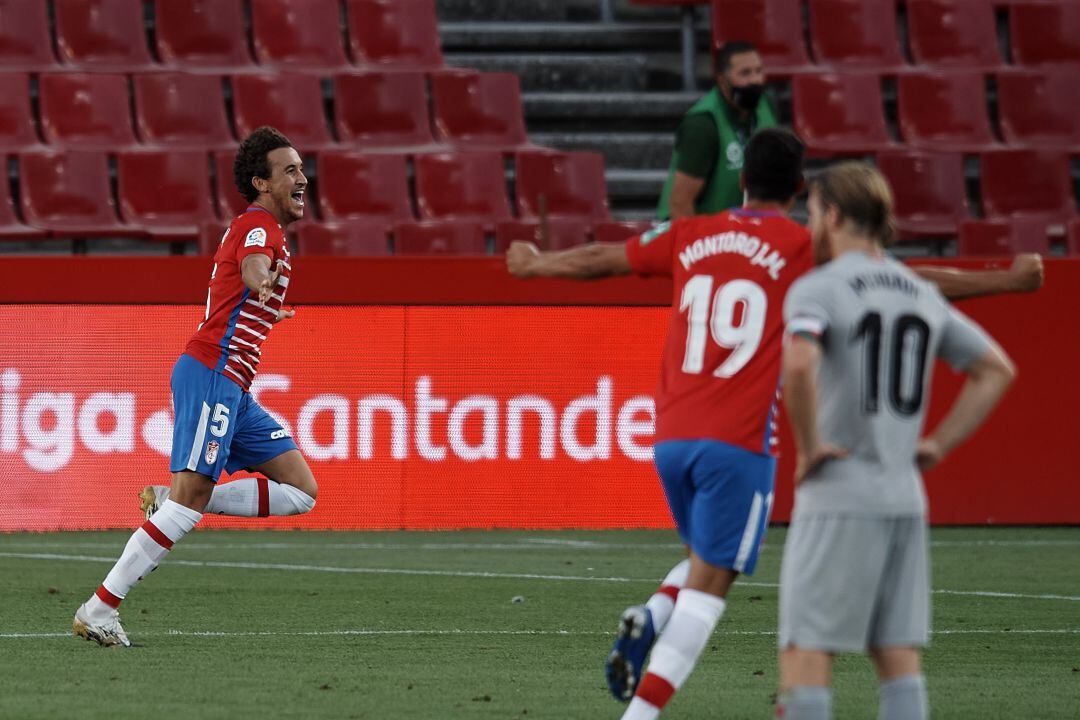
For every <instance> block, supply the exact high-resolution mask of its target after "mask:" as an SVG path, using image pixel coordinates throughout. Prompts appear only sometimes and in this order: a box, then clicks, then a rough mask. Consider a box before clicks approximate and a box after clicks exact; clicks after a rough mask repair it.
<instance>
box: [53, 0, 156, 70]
mask: <svg viewBox="0 0 1080 720" xmlns="http://www.w3.org/2000/svg"><path fill="white" fill-rule="evenodd" d="M53 6H54V8H55V10H56V47H57V49H58V50H59V51H60V60H61V61H62V62H64V63H65V64H66V65H69V66H72V67H73V68H77V69H85V70H112V71H116V72H130V71H133V70H148V69H151V68H153V67H154V61H153V59H152V58H151V57H150V49H149V48H148V47H147V45H146V26H145V24H144V20H143V5H142V0H55V1H54V2H53Z"/></svg>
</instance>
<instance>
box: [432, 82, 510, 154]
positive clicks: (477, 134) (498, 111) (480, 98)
mask: <svg viewBox="0 0 1080 720" xmlns="http://www.w3.org/2000/svg"><path fill="white" fill-rule="evenodd" d="M431 94H432V105H433V106H434V116H435V117H434V119H435V135H436V137H437V138H438V139H439V140H442V141H445V142H448V143H451V144H453V145H456V146H458V147H461V148H490V149H499V150H515V149H517V148H519V147H522V146H524V145H528V144H529V138H528V136H527V135H526V133H525V115H524V113H523V111H522V109H521V85H520V83H519V81H518V77H517V75H514V74H513V73H478V72H469V71H466V72H445V73H437V74H434V75H432V78H431Z"/></svg>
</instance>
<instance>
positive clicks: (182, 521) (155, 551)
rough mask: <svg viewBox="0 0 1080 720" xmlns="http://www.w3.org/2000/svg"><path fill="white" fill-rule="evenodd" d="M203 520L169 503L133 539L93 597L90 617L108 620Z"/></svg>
mask: <svg viewBox="0 0 1080 720" xmlns="http://www.w3.org/2000/svg"><path fill="white" fill-rule="evenodd" d="M201 519H202V513H198V512H195V511H194V510H192V509H191V508H187V507H184V506H183V505H181V504H179V503H175V502H173V501H172V500H166V501H165V502H164V503H163V504H162V505H161V509H160V510H158V511H157V512H156V513H154V515H153V516H152V517H151V518H150V519H149V520H147V521H146V522H145V523H143V524H142V526H141V527H140V528H139V529H138V530H136V531H135V533H134V534H133V535H132V536H131V539H130V540H128V542H127V545H126V546H124V552H123V553H122V554H121V555H120V559H119V560H117V561H116V565H114V566H113V569H112V570H110V571H109V574H108V575H106V576H105V580H104V581H102V583H101V586H100V587H98V589H97V592H95V593H94V594H93V595H91V596H90V600H88V601H87V603H86V607H87V610H88V611H89V612H90V614H91V616H92V617H96V618H99V617H106V616H108V615H111V614H112V613H113V612H115V611H116V608H118V607H119V606H120V601H121V600H123V599H124V598H125V597H127V594H128V591H129V590H131V588H132V586H134V585H135V583H137V582H139V581H140V580H142V579H143V578H144V577H146V576H147V575H149V574H150V572H151V571H152V570H153V569H154V568H156V567H157V566H158V565H159V564H160V563H161V561H162V559H164V557H165V556H166V555H167V554H168V552H169V550H170V549H172V546H173V544H174V543H177V542H179V541H180V539H181V538H183V537H184V536H185V535H187V534H188V533H189V532H191V531H192V530H193V529H194V528H195V526H196V525H197V524H198V523H199V520H201Z"/></svg>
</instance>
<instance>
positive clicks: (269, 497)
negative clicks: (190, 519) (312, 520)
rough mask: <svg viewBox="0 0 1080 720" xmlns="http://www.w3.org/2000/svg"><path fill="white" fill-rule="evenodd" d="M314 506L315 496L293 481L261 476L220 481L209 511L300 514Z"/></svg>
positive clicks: (256, 515)
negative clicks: (289, 483) (277, 481)
mask: <svg viewBox="0 0 1080 720" xmlns="http://www.w3.org/2000/svg"><path fill="white" fill-rule="evenodd" d="M313 507H315V498H313V497H311V496H310V495H308V494H307V493H306V492H304V491H303V490H297V489H296V488H294V487H293V486H292V485H284V484H282V483H276V482H274V481H273V480H267V479H266V478H262V477H253V478H243V479H242V480H233V481H232V482H227V483H218V484H217V485H216V486H215V487H214V493H213V494H212V495H211V496H210V502H208V503H207V504H206V512H208V513H215V514H217V515H233V516H235V517H267V516H270V515H300V514H302V513H306V512H308V511H309V510H311V509H312V508H313Z"/></svg>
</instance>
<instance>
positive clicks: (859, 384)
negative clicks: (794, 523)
mask: <svg viewBox="0 0 1080 720" xmlns="http://www.w3.org/2000/svg"><path fill="white" fill-rule="evenodd" d="M784 318H785V322H786V323H787V332H788V333H789V334H792V333H805V334H809V335H812V336H814V337H816V338H818V339H819V341H820V342H821V346H822V351H823V354H822V360H821V366H820V370H819V374H818V408H817V410H818V425H819V433H820V436H821V440H822V442H828V443H832V444H834V445H837V446H839V447H841V448H844V449H845V450H847V451H848V452H849V453H850V454H849V455H848V457H846V458H844V459H841V460H831V461H829V462H827V463H825V464H824V465H823V466H821V467H820V468H818V469H817V470H816V471H815V472H814V473H811V474H810V475H808V476H807V477H806V479H805V481H804V482H803V483H802V484H801V485H800V487H799V489H798V491H797V493H796V504H795V515H796V516H800V515H826V514H859V515H874V516H887V515H916V514H917V515H924V514H925V513H926V495H925V492H924V490H923V484H922V478H921V476H920V474H919V471H918V468H917V467H916V465H915V450H916V445H917V443H918V439H919V434H920V432H921V431H922V426H923V418H924V416H925V414H926V407H927V405H928V404H929V394H930V378H931V373H932V370H933V366H934V358H935V357H940V358H942V359H943V360H945V361H947V362H948V363H949V364H950V365H952V366H953V368H955V369H957V370H963V369H966V368H967V367H968V366H969V365H971V364H972V363H973V362H974V361H975V360H977V359H978V358H980V357H982V356H983V355H984V354H985V353H986V351H987V350H988V349H989V348H990V347H991V346H992V341H991V340H990V338H989V337H988V336H987V335H986V333H985V332H984V331H983V330H982V328H980V327H979V326H978V325H976V324H975V323H974V322H972V321H971V320H969V319H968V318H967V317H965V316H964V315H963V314H962V313H961V312H959V311H958V310H956V309H955V308H953V307H952V306H951V305H949V303H948V302H946V300H945V298H944V297H942V295H941V293H940V292H939V291H938V289H937V287H936V286H935V285H933V284H931V283H929V282H927V281H925V280H923V279H921V278H920V277H919V276H917V275H915V274H914V273H913V272H911V271H910V270H909V269H908V268H906V267H905V266H904V265H903V264H901V263H899V262H897V261H895V260H892V259H888V258H885V259H882V258H874V257H871V256H870V255H867V254H865V253H861V252H849V253H845V254H844V255H842V256H841V257H839V258H838V259H836V260H834V261H833V262H831V263H829V264H828V265H825V266H823V267H821V268H818V269H817V270H814V271H813V272H811V273H809V274H807V275H805V276H804V277H802V278H801V279H799V280H798V281H797V282H796V283H795V284H794V285H793V286H792V288H791V290H790V291H789V292H788V295H787V299H786V301H785V304H784Z"/></svg>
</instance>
